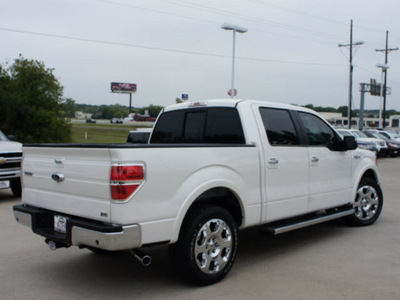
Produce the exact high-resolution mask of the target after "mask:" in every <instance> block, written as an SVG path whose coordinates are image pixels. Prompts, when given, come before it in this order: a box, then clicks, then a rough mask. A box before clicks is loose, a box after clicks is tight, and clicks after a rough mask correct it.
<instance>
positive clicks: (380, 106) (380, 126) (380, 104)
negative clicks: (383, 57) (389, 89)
mask: <svg viewBox="0 0 400 300" xmlns="http://www.w3.org/2000/svg"><path fill="white" fill-rule="evenodd" d="M376 66H377V67H378V68H380V69H382V74H381V96H380V99H379V128H383V127H386V126H385V124H384V126H383V127H382V103H383V95H384V94H383V93H386V90H385V91H384V90H383V88H384V85H383V74H384V73H385V72H386V70H387V69H389V66H388V65H383V64H377V65H376Z"/></svg>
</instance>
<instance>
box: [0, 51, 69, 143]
mask: <svg viewBox="0 0 400 300" xmlns="http://www.w3.org/2000/svg"><path fill="white" fill-rule="evenodd" d="M62 92H63V87H62V86H61V85H60V83H59V82H58V80H57V79H56V78H55V76H54V74H53V70H52V69H49V68H46V67H45V65H44V63H43V62H40V61H37V60H28V59H25V58H24V57H23V56H22V55H20V56H19V57H18V58H17V59H15V61H14V63H13V64H12V65H10V66H8V65H7V64H6V65H5V66H3V65H0V126H1V129H2V130H3V131H4V132H5V133H6V134H13V135H15V136H17V137H19V139H20V141H21V142H23V143H58V142H67V141H69V140H70V137H71V125H70V124H69V123H68V122H67V121H66V120H65V119H64V115H65V112H64V111H63V109H64V108H65V107H64V105H63V100H62Z"/></svg>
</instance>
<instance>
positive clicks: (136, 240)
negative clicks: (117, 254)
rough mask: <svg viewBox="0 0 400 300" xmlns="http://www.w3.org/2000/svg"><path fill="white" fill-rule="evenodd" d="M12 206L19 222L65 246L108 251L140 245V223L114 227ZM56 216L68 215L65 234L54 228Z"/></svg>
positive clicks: (37, 209)
mask: <svg viewBox="0 0 400 300" xmlns="http://www.w3.org/2000/svg"><path fill="white" fill-rule="evenodd" d="M13 209H14V216H15V219H16V221H17V222H18V223H20V224H22V225H25V226H27V227H29V228H31V229H32V231H33V232H34V233H36V234H38V235H41V236H43V237H45V238H47V239H49V240H52V241H55V242H57V243H60V244H63V245H65V246H89V247H95V248H99V249H104V250H109V251H117V250H126V249H135V248H139V247H140V246H141V230H140V226H139V225H138V224H131V225H124V226H119V225H117V226H115V225H111V224H104V223H102V222H98V221H94V220H89V219H83V218H79V217H74V216H69V215H63V214H59V213H55V212H53V211H48V210H44V209H40V208H36V207H32V206H27V205H24V204H22V205H15V206H14V208H13ZM54 215H63V216H65V217H66V218H67V226H66V232H65V233H61V232H58V231H56V230H54Z"/></svg>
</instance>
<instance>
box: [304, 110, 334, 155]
mask: <svg viewBox="0 0 400 300" xmlns="http://www.w3.org/2000/svg"><path fill="white" fill-rule="evenodd" d="M299 115H300V119H301V121H302V123H303V125H304V128H305V130H306V133H307V137H308V143H309V145H312V146H327V147H329V146H332V145H333V144H334V143H335V141H336V137H335V134H334V133H333V131H332V129H331V128H330V127H329V126H328V125H327V124H326V123H325V122H324V121H322V120H321V119H319V118H318V117H316V116H314V115H311V114H307V113H302V112H300V113H299Z"/></svg>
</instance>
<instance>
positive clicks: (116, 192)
mask: <svg viewBox="0 0 400 300" xmlns="http://www.w3.org/2000/svg"><path fill="white" fill-rule="evenodd" d="M138 187H139V184H127V185H112V186H111V197H112V199H113V200H125V199H127V198H128V197H129V196H130V195H132V194H133V193H134V192H135V191H136V189H137V188H138Z"/></svg>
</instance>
